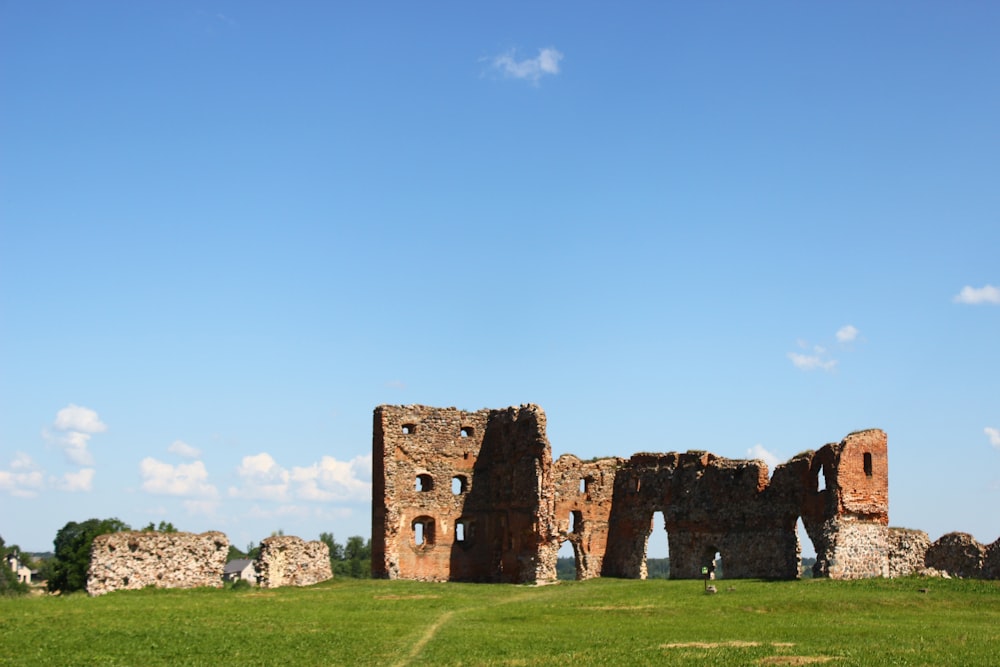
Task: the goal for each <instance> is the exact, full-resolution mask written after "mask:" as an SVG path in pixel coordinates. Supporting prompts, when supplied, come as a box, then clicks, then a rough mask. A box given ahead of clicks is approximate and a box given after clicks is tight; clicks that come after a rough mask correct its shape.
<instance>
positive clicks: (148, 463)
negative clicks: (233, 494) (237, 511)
mask: <svg viewBox="0 0 1000 667" xmlns="http://www.w3.org/2000/svg"><path fill="white" fill-rule="evenodd" d="M139 475H140V476H141V477H142V489H143V491H146V492H148V493H158V494H163V495H168V496H195V497H208V498H213V497H215V496H217V495H218V493H219V492H218V490H217V489H216V488H215V487H214V486H212V485H211V484H209V483H208V470H206V469H205V464H204V463H202V462H201V461H192V462H191V463H181V464H179V465H176V466H175V465H171V464H169V463H164V462H163V461H157V460H156V459H154V458H152V457H149V456H147V457H146V458H144V459H143V460H142V461H141V462H140V463H139Z"/></svg>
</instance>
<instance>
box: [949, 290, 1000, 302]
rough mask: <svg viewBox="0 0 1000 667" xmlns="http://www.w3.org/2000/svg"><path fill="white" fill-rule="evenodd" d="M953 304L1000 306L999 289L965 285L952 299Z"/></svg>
mask: <svg viewBox="0 0 1000 667" xmlns="http://www.w3.org/2000/svg"><path fill="white" fill-rule="evenodd" d="M952 301H954V302H955V303H967V304H971V305H978V304H980V303H993V304H1000V287H994V286H993V285H984V286H983V287H978V288H977V287H970V286H969V285H966V286H965V287H963V288H962V291H961V292H959V293H958V294H956V295H955V296H954V298H952Z"/></svg>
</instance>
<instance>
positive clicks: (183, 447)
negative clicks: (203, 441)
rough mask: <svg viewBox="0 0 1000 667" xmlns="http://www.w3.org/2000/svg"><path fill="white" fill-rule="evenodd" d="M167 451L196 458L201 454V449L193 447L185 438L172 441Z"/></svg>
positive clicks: (187, 457)
mask: <svg viewBox="0 0 1000 667" xmlns="http://www.w3.org/2000/svg"><path fill="white" fill-rule="evenodd" d="M167 451H168V452H170V453H171V454H177V455H178V456H182V457H184V458H186V459H196V458H198V457H199V456H201V450H200V449H198V448H197V447H192V446H191V445H189V444H187V443H186V442H184V441H183V440H174V441H173V442H172V443H170V446H169V447H167Z"/></svg>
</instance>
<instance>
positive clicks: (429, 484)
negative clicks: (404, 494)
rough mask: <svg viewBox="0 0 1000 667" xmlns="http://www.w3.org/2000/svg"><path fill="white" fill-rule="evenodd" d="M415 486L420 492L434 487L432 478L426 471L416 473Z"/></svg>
mask: <svg viewBox="0 0 1000 667" xmlns="http://www.w3.org/2000/svg"><path fill="white" fill-rule="evenodd" d="M415 488H416V490H417V491H419V492H421V493H426V492H428V491H430V490H431V489H433V488H434V479H433V478H432V477H431V476H430V475H428V474H427V473H421V474H419V475H417V481H416V486H415Z"/></svg>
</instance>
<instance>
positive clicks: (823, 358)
mask: <svg viewBox="0 0 1000 667" xmlns="http://www.w3.org/2000/svg"><path fill="white" fill-rule="evenodd" d="M860 336H861V332H860V331H859V330H858V328H857V327H856V326H854V325H853V324H845V325H844V326H842V327H840V328H839V329H837V333H835V334H834V337H835V338H836V339H837V343H839V345H840V347H839V348H838V349H840V351H842V352H843V351H847V350H850V349H851V348H850V346H849V345H848V343H853V342H854V341H857V340H861V339H860ZM798 346H799V348H801V349H802V350H803V352H789V353H788V354H787V355H786V356H787V357H788V358H789V359H790V360H791V362H792V365H794V366H795V367H796V368H798V369H799V370H801V371H826V372H827V373H830V372H832V371H833V370H834V369H836V368H837V366H838V364H839V363H840V362H839V361H838V360H837V359H835V358H834V357H833V356H832V354H831V353H830V351H829V350H828V349H827V348H826V346H824V345H810V344H809V343H808V342H806V341H804V340H799V341H798Z"/></svg>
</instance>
